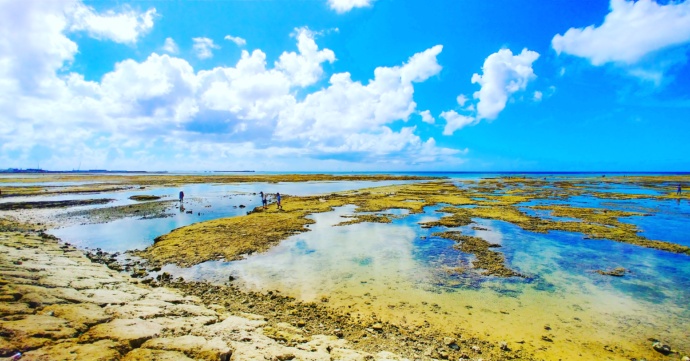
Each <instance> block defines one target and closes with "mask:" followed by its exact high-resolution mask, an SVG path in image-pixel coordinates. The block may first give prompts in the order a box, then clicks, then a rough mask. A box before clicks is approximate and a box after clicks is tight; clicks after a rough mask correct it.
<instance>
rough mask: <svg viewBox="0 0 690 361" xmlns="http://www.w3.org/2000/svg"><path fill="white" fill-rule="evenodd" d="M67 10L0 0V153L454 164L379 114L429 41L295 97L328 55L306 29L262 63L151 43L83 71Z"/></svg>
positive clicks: (291, 164)
mask: <svg viewBox="0 0 690 361" xmlns="http://www.w3.org/2000/svg"><path fill="white" fill-rule="evenodd" d="M75 3H76V4H81V3H80V2H75ZM12 14H24V16H23V17H16V16H12ZM69 14H70V13H69V12H68V11H66V9H65V3H63V2H57V1H56V2H43V1H31V0H27V1H21V2H19V1H17V2H2V1H0V38H1V39H4V41H0V89H2V92H0V164H5V165H7V166H18V167H25V166H27V165H28V164H31V165H33V164H32V163H31V162H33V161H38V160H40V162H41V165H45V164H50V167H51V168H52V169H59V168H62V169H71V168H74V167H76V166H77V165H78V164H76V163H77V162H76V161H75V159H83V165H82V168H110V169H123V168H125V169H126V168H129V169H143V168H145V169H148V170H154V169H204V168H206V169H209V168H210V169H213V168H216V167H217V166H219V165H224V166H225V165H227V164H233V165H236V166H237V168H240V169H276V170H285V169H293V170H300V169H301V170H308V169H309V168H310V167H311V168H312V169H314V168H313V167H321V169H324V168H323V167H329V168H330V169H347V170H351V169H353V168H354V169H364V168H363V167H367V165H366V164H371V167H372V168H371V169H395V168H397V169H403V168H404V167H407V166H413V165H414V164H423V163H429V162H432V163H433V162H437V163H438V162H440V163H439V164H444V165H447V164H457V163H459V162H461V159H459V158H458V157H459V156H461V155H462V154H464V153H463V152H464V151H463V150H457V149H451V148H443V147H439V146H437V145H436V142H435V141H434V140H433V139H432V138H429V139H426V140H424V139H422V138H421V137H420V136H419V135H417V134H416V132H417V130H416V128H414V127H398V128H395V129H398V130H393V128H392V127H391V124H392V123H394V122H400V121H406V120H407V119H408V118H409V117H410V115H411V114H412V113H417V110H416V103H415V102H414V98H413V95H414V84H415V83H417V82H421V81H424V80H426V79H428V78H429V77H431V76H434V75H436V74H437V73H438V72H439V71H440V70H441V67H440V65H439V64H438V63H437V61H436V56H437V55H438V54H439V53H440V52H441V50H442V47H441V46H436V47H433V48H431V49H427V50H425V51H424V52H420V53H419V54H415V55H413V56H412V57H410V59H408V61H407V62H406V63H404V64H402V65H400V66H395V67H379V68H377V69H376V70H375V72H374V76H373V79H372V80H370V81H368V83H367V84H366V85H364V84H362V83H361V82H359V81H354V80H352V79H351V78H350V75H349V74H348V73H338V74H333V75H332V76H331V77H330V85H329V86H327V87H325V88H323V89H320V90H317V91H311V92H310V93H309V92H308V88H307V89H303V91H304V92H305V93H306V95H305V97H304V98H297V94H298V90H297V88H300V87H305V86H309V85H312V84H314V83H315V82H316V81H318V80H319V79H320V78H322V77H323V72H324V70H323V69H322V68H321V64H322V63H323V62H331V61H335V54H334V53H333V52H332V51H331V50H329V49H319V47H318V46H317V45H316V42H315V40H314V36H313V34H312V33H311V32H309V31H308V30H306V29H298V31H297V33H296V34H295V36H296V38H297V39H296V41H297V48H298V52H297V53H294V52H285V53H283V55H284V56H281V58H280V59H279V60H278V61H277V62H275V63H274V64H273V67H270V66H268V65H267V63H266V54H265V53H264V52H262V51H261V50H255V51H253V52H251V53H250V52H247V51H243V52H242V57H241V59H240V60H239V61H238V62H237V63H236V64H235V65H234V66H219V67H215V68H213V69H210V70H202V71H197V70H195V69H194V68H193V67H192V66H191V64H190V63H189V62H188V61H187V60H185V59H181V58H178V57H175V56H172V55H169V54H162V55H161V54H156V53H153V54H150V55H149V56H148V57H146V58H145V59H144V60H143V61H136V60H132V59H127V60H123V61H120V62H118V63H117V64H115V65H114V69H113V70H112V71H111V72H109V73H106V74H103V75H102V76H101V77H100V80H98V81H90V80H86V79H85V78H84V76H83V75H82V74H79V73H76V72H75V71H74V70H73V69H72V68H71V62H72V61H74V55H75V54H76V53H77V52H78V51H79V49H78V46H77V44H76V43H75V42H74V41H72V40H70V39H69V38H68V37H67V35H68V34H69V33H70V32H71V27H70V24H71V20H70V15H69ZM22 30H23V31H22ZM166 43H167V45H171V44H173V43H174V41H173V40H172V39H170V41H169V42H168V41H166ZM202 43H203V41H202ZM207 44H212V42H210V43H209V42H207ZM214 45H215V44H214ZM164 47H165V46H164ZM165 48H167V50H173V49H171V48H170V47H165ZM211 49H213V47H211ZM295 64H298V65H299V66H296V65H295ZM75 69H77V68H76V67H75ZM429 116H430V114H429ZM357 162H360V163H359V164H355V163H357ZM73 163H74V164H73ZM142 164H145V166H142ZM374 164H376V166H374ZM382 167H385V168H382Z"/></svg>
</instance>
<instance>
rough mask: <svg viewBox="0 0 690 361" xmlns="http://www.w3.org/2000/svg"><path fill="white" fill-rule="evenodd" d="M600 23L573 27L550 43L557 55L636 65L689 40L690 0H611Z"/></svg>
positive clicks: (599, 63)
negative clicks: (665, 1) (666, 1)
mask: <svg viewBox="0 0 690 361" xmlns="http://www.w3.org/2000/svg"><path fill="white" fill-rule="evenodd" d="M610 8H611V11H610V12H609V14H608V15H606V18H605V19H604V22H603V23H602V24H601V25H600V26H598V27H597V26H594V25H590V26H587V27H585V28H570V29H568V31H566V32H565V34H563V35H560V34H557V35H556V36H554V38H553V40H552V41H551V45H552V46H553V48H554V50H556V52H557V53H558V54H561V53H565V54H570V55H574V56H578V57H582V58H586V59H588V60H589V61H590V62H591V63H592V65H595V66H599V65H603V64H605V63H622V64H627V65H631V64H635V63H637V62H639V61H640V60H641V59H643V58H644V57H645V56H646V55H648V54H651V53H654V52H657V51H659V50H662V49H666V48H670V47H674V46H678V45H681V44H687V43H688V42H690V1H685V2H670V3H669V4H666V5H661V4H658V3H656V2H654V1H652V0H638V1H628V0H611V5H610Z"/></svg>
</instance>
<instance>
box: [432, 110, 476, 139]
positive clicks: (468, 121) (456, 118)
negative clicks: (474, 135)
mask: <svg viewBox="0 0 690 361" xmlns="http://www.w3.org/2000/svg"><path fill="white" fill-rule="evenodd" d="M441 118H443V119H445V120H446V126H445V127H444V128H443V135H453V133H455V131H456V130H458V129H462V128H463V127H466V126H468V125H475V124H477V123H478V120H477V119H476V118H474V117H471V116H467V115H460V114H458V113H457V112H456V111H455V110H450V111H446V112H443V113H441Z"/></svg>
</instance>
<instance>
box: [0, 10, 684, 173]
mask: <svg viewBox="0 0 690 361" xmlns="http://www.w3.org/2000/svg"><path fill="white" fill-rule="evenodd" d="M0 34H1V36H0V39H2V41H0V168H9V167H20V168H27V167H36V166H39V165H40V167H41V168H44V169H53V170H58V169H75V168H77V167H80V168H81V169H96V168H97V169H131V170H239V169H252V170H257V171H358V170H359V171H377V170H379V171H389V170H402V171H404V170H431V171H687V170H688V168H690V167H688V166H689V165H690V161H689V160H688V152H689V151H690V141H688V135H690V120H689V119H690V117H689V115H690V65H689V64H688V55H689V51H688V50H689V49H690V1H688V0H686V1H684V2H673V1H670V2H669V1H663V2H655V1H652V0H639V1H636V2H633V1H626V0H612V1H597V0H587V1H578V2H574V1H565V0H553V1H536V0H530V1H527V0H522V1H515V0H497V1H474V0H463V1H450V0H448V1H432V2H429V1H404V2H403V1H392V0H310V1H287V0H283V1H252V0H246V1H188V2H181V1H149V2H147V1H133V2H127V1H117V2H115V1H113V2H109V1H80V0H55V1H50V2H46V1H41V0H27V1H12V0H0Z"/></svg>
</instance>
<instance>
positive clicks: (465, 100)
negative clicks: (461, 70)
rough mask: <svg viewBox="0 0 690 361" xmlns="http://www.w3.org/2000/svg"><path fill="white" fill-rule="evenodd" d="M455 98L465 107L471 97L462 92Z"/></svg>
mask: <svg viewBox="0 0 690 361" xmlns="http://www.w3.org/2000/svg"><path fill="white" fill-rule="evenodd" d="M455 100H457V102H458V104H459V105H460V106H461V107H464V106H465V103H467V101H468V100H469V99H468V98H467V97H466V96H465V94H460V95H458V97H457V98H456V99H455Z"/></svg>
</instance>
